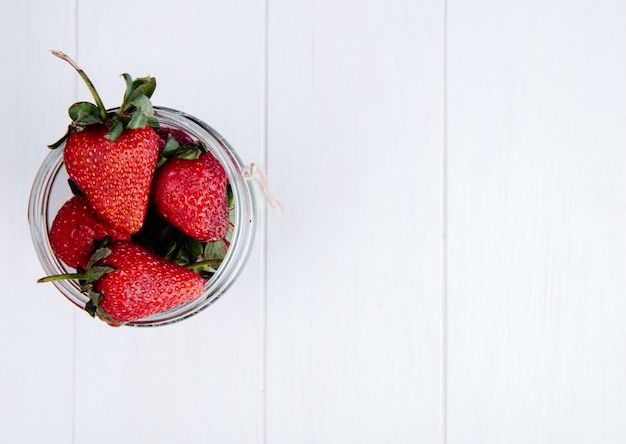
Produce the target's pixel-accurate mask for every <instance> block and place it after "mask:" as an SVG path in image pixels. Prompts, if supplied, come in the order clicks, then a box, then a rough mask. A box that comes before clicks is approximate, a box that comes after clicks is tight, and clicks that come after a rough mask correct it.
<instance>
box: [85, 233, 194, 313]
mask: <svg viewBox="0 0 626 444" xmlns="http://www.w3.org/2000/svg"><path fill="white" fill-rule="evenodd" d="M101 264H103V265H110V266H113V267H115V270H114V271H111V272H109V273H106V274H105V275H104V276H102V277H101V278H100V279H98V280H97V281H96V282H95V283H94V289H95V291H96V292H97V293H100V294H101V295H102V299H101V300H100V301H99V304H98V308H99V310H100V311H102V312H103V313H100V316H101V317H105V318H111V319H112V320H114V321H117V322H121V323H125V322H130V321H136V320H138V319H141V318H145V317H146V316H150V315H153V314H156V313H161V312H164V311H167V310H170V309H172V308H175V307H178V306H180V305H182V304H185V303H187V302H191V301H193V300H195V299H197V298H198V297H199V296H200V295H202V293H203V291H204V287H205V281H204V279H202V277H200V275H199V274H197V273H195V272H193V271H191V270H188V269H186V268H184V267H181V266H180V265H177V264H175V263H174V262H171V261H168V260H166V259H163V258H161V257H160V256H157V255H156V254H154V253H152V252H150V251H148V250H147V249H146V248H144V247H142V246H140V245H137V244H135V243H132V242H124V241H120V242H115V243H112V244H111V254H110V255H108V256H107V257H105V258H104V259H103V260H102V261H101ZM105 315H106V316H105Z"/></svg>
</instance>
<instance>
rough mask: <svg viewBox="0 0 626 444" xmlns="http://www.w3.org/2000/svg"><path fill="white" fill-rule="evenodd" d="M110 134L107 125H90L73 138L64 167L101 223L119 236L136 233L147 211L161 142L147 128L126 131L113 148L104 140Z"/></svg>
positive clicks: (114, 143) (73, 135)
mask: <svg viewBox="0 0 626 444" xmlns="http://www.w3.org/2000/svg"><path fill="white" fill-rule="evenodd" d="M108 131H109V129H108V128H107V127H106V126H105V125H90V126H88V127H87V128H85V129H83V130H82V131H80V132H76V133H72V134H70V136H69V137H68V139H67V141H66V143H65V151H64V153H63V159H64V161H65V167H66V169H67V173H68V175H69V176H70V178H71V179H72V180H73V181H74V182H75V183H76V185H78V187H79V188H80V189H81V190H82V192H83V193H84V194H85V196H86V197H87V199H88V200H89V203H90V204H91V206H92V207H93V208H94V210H95V211H96V213H97V214H98V215H99V216H100V217H101V218H102V219H103V220H105V221H107V222H108V223H109V224H110V225H111V226H112V227H114V228H115V229H117V230H120V231H123V232H126V233H131V234H132V233H136V232H137V231H138V230H139V229H140V228H141V226H142V225H143V220H144V217H145V214H146V209H147V206H148V196H149V194H150V184H151V182H152V175H153V174H154V169H155V166H156V162H157V159H158V156H159V139H158V137H157V135H156V133H155V132H154V130H153V129H152V128H151V127H149V126H146V127H145V128H140V129H126V130H124V131H123V132H122V134H121V135H120V136H119V138H118V139H117V140H116V141H115V142H112V141H110V140H109V139H107V138H106V137H105V136H106V134H107V133H108Z"/></svg>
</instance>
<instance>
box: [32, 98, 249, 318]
mask: <svg viewBox="0 0 626 444" xmlns="http://www.w3.org/2000/svg"><path fill="white" fill-rule="evenodd" d="M113 110H114V109H113ZM154 113H155V117H156V118H157V120H158V121H159V124H160V125H162V126H164V127H168V128H174V129H178V130H182V131H184V132H185V133H187V134H189V135H190V136H192V138H193V139H194V140H201V141H202V142H203V143H204V144H205V145H206V147H207V148H208V149H209V151H210V152H211V153H212V154H213V155H214V156H215V157H216V158H217V159H218V161H219V162H220V163H221V164H222V166H223V167H224V170H225V171H226V175H227V177H228V182H229V184H230V187H231V190H232V195H233V205H234V208H235V210H234V220H233V222H232V223H233V232H232V237H231V239H230V245H229V248H228V250H227V252H226V256H225V257H224V259H223V261H222V263H221V264H220V266H219V267H218V269H217V271H216V272H215V274H214V275H213V276H212V277H211V278H210V279H209V280H208V281H207V283H206V287H205V291H204V293H203V294H202V295H201V296H200V297H198V298H197V299H195V300H194V301H192V302H188V303H186V304H183V305H181V306H179V307H176V308H173V309H171V310H168V311H165V312H162V313H158V314H155V315H151V316H149V317H146V318H143V319H140V320H137V321H133V322H129V323H126V324H123V325H125V326H136V327H154V326H163V325H168V324H171V323H175V322H180V321H182V320H184V319H187V318H189V317H191V316H194V315H196V314H197V313H199V312H201V311H203V310H204V309H206V308H207V307H209V306H210V305H211V304H213V303H214V302H215V301H216V300H217V299H219V298H220V297H221V296H222V295H223V294H224V293H225V292H226V291H227V290H228V289H229V288H230V287H231V286H232V285H233V283H234V282H235V281H236V280H237V278H238V277H239V275H240V273H241V271H242V270H243V268H244V266H245V264H246V262H247V260H248V257H249V255H250V252H251V250H252V245H253V243H254V237H255V231H256V201H255V195H254V190H253V188H252V186H251V184H250V183H249V181H248V180H246V178H245V177H244V174H243V172H242V170H243V167H244V165H243V163H242V161H241V159H240V157H239V155H238V154H237V152H236V151H235V150H234V149H233V148H232V146H231V145H230V144H229V143H228V142H227V141H226V139H225V138H224V137H222V136H221V135H220V134H219V133H218V132H217V131H216V130H215V129H213V128H212V127H211V126H209V125H207V124H206V123H205V122H203V121H202V120H200V119H198V118H196V117H194V116H192V115H190V114H188V113H185V112H182V111H179V110H176V109H172V108H168V107H162V106H154ZM64 146H65V144H64V143H63V144H61V146H59V147H58V148H56V149H54V150H51V152H50V153H48V155H47V156H46V157H45V159H44V160H43V162H42V164H41V165H40V167H39V169H38V171H37V173H36V175H35V178H34V180H33V185H32V188H31V193H30V197H29V203H28V221H29V225H30V231H31V238H32V241H33V245H34V248H35V251H36V253H37V256H38V259H39V262H40V264H41V266H42V268H43V270H44V273H46V274H47V275H53V274H63V273H68V272H71V271H72V269H71V268H69V267H67V266H66V265H65V264H64V263H62V262H61V261H60V260H59V259H58V258H57V257H56V255H55V254H54V252H53V251H52V247H51V245H50V239H49V229H50V222H51V220H53V217H54V215H51V214H50V210H49V203H50V202H49V199H50V194H51V192H52V191H53V188H54V187H55V185H58V178H59V175H60V173H61V172H62V171H64V164H63V149H64ZM70 197H71V192H70V190H69V187H67V198H70ZM52 283H53V284H54V286H55V287H56V288H57V290H58V291H60V292H61V293H62V294H63V295H64V296H65V297H66V298H67V299H68V300H70V301H71V302H72V303H73V304H74V305H76V306H77V307H79V308H84V307H85V304H86V303H87V301H88V298H87V296H86V295H85V294H84V293H82V292H81V291H80V286H79V284H78V282H77V281H75V280H61V281H53V282H52Z"/></svg>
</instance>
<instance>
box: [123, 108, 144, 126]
mask: <svg viewBox="0 0 626 444" xmlns="http://www.w3.org/2000/svg"><path fill="white" fill-rule="evenodd" d="M146 123H148V119H147V117H146V115H145V114H144V113H143V111H141V110H139V109H138V110H136V111H135V112H134V113H133V114H132V118H131V119H130V122H128V125H126V126H127V128H131V129H137V128H145V126H146Z"/></svg>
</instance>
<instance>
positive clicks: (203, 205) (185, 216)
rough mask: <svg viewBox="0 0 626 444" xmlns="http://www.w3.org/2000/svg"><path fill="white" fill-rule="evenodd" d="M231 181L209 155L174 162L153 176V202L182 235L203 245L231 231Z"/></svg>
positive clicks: (173, 159)
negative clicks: (229, 187)
mask: <svg viewBox="0 0 626 444" xmlns="http://www.w3.org/2000/svg"><path fill="white" fill-rule="evenodd" d="M227 185H228V177H227V176H226V171H224V168H223V167H222V165H221V164H220V162H219V161H218V160H217V158H215V156H213V155H212V154H211V153H209V152H204V153H202V154H200V156H199V157H198V158H197V159H182V158H172V159H170V160H168V161H167V162H166V163H165V164H163V166H161V167H160V168H159V169H158V170H157V172H156V173H155V175H154V179H153V183H152V193H151V200H152V203H153V205H154V208H155V209H156V211H157V212H158V213H159V214H160V215H161V216H162V217H163V218H164V219H165V220H167V221H168V222H169V223H171V224H172V225H174V226H175V227H176V228H178V229H179V230H180V231H182V232H183V233H185V234H186V235H188V236H191V237H192V238H194V239H197V240H199V241H202V242H213V241H216V240H219V239H222V238H224V236H225V235H226V233H227V231H228V226H229V218H228V195H227Z"/></svg>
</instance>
